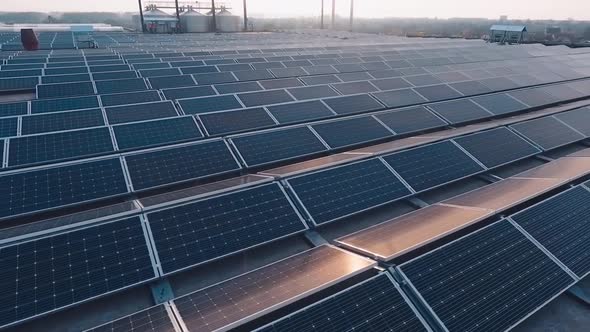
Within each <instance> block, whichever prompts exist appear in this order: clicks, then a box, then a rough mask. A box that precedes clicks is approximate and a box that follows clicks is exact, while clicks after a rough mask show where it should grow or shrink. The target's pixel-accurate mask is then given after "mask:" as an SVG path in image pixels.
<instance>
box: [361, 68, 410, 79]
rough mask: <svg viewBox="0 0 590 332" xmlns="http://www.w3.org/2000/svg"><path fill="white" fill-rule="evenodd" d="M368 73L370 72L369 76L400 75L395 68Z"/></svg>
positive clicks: (385, 76)
mask: <svg viewBox="0 0 590 332" xmlns="http://www.w3.org/2000/svg"><path fill="white" fill-rule="evenodd" d="M369 74H371V76H373V77H374V78H390V77H400V76H402V73H400V72H399V71H398V70H395V69H389V70H379V71H370V72H369Z"/></svg>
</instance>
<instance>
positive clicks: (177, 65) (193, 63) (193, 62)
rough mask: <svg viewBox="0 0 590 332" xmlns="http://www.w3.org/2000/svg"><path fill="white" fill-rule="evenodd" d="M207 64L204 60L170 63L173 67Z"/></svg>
mask: <svg viewBox="0 0 590 332" xmlns="http://www.w3.org/2000/svg"><path fill="white" fill-rule="evenodd" d="M204 65H205V62H203V61H202V60H186V61H173V62H170V66H172V67H193V66H204Z"/></svg>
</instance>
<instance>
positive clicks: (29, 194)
mask: <svg viewBox="0 0 590 332" xmlns="http://www.w3.org/2000/svg"><path fill="white" fill-rule="evenodd" d="M0 188H5V189H7V192H6V195H4V197H5V199H2V200H1V201H0V218H5V217H9V216H16V215H20V214H24V213H30V212H34V211H42V210H46V209H51V208H56V207H60V206H66V205H70V204H76V203H81V202H86V201H92V200H96V199H100V198H105V197H112V196H116V195H121V194H125V193H127V184H126V183H125V177H124V175H123V170H122V168H121V163H120V161H119V158H113V159H106V160H100V161H93V162H86V163H80V164H73V165H65V166H59V167H52V168H43V169H36V170H31V171H26V172H22V173H13V174H8V175H0Z"/></svg>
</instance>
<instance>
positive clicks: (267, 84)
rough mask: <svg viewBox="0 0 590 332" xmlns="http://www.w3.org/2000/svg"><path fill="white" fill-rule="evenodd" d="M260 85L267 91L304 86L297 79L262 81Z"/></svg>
mask: <svg viewBox="0 0 590 332" xmlns="http://www.w3.org/2000/svg"><path fill="white" fill-rule="evenodd" d="M259 83H260V85H262V86H263V87H264V88H265V89H266V90H271V89H282V88H292V87H297V86H303V83H301V81H300V80H299V79H297V78H280V79H275V80H266V81H260V82H259Z"/></svg>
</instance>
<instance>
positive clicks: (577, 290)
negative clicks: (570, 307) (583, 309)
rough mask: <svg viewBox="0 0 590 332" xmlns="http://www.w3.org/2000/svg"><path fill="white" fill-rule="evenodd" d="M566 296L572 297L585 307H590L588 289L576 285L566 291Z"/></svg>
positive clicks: (589, 292)
mask: <svg viewBox="0 0 590 332" xmlns="http://www.w3.org/2000/svg"><path fill="white" fill-rule="evenodd" d="M567 293H568V295H570V296H573V297H574V298H575V299H576V300H579V301H582V302H583V303H584V304H585V305H586V306H588V307H590V289H587V288H585V287H582V286H580V283H577V284H575V285H573V286H572V287H570V288H569V289H568V290H567Z"/></svg>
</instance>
